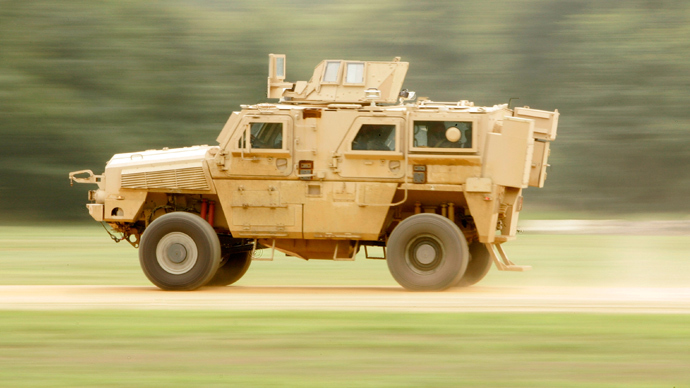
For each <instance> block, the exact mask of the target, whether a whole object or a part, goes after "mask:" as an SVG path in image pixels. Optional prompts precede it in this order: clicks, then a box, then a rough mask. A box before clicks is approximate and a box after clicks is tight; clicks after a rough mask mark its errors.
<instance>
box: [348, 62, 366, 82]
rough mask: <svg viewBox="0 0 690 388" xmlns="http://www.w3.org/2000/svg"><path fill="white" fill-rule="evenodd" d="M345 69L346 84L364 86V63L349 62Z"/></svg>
mask: <svg viewBox="0 0 690 388" xmlns="http://www.w3.org/2000/svg"><path fill="white" fill-rule="evenodd" d="M345 69H346V72H345V83H346V84H351V85H359V84H364V62H350V63H348V64H347V66H346V67H345Z"/></svg>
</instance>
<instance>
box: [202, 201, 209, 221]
mask: <svg viewBox="0 0 690 388" xmlns="http://www.w3.org/2000/svg"><path fill="white" fill-rule="evenodd" d="M207 213H208V200H207V199H206V198H204V199H202V200H201V218H203V219H206V215H207Z"/></svg>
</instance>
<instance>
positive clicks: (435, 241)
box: [386, 213, 469, 291]
mask: <svg viewBox="0 0 690 388" xmlns="http://www.w3.org/2000/svg"><path fill="white" fill-rule="evenodd" d="M468 258H469V252H468V248H467V241H466V240H465V236H464V235H463V234H462V232H461V231H460V228H458V226H457V225H455V224H454V223H453V222H451V221H450V220H449V219H448V218H446V217H442V216H440V215H438V214H433V213H423V214H417V215H414V216H411V217H409V218H406V219H405V220H403V221H402V222H401V223H400V224H399V225H398V226H397V227H396V228H395V229H394V230H393V233H391V235H390V238H389V239H388V258H387V259H386V262H387V263H388V269H389V270H390V272H391V275H393V278H394V279H395V280H396V281H397V282H398V283H399V284H400V285H401V286H403V287H405V288H406V289H408V290H415V291H439V290H445V289H446V288H448V287H451V286H453V285H455V284H457V282H458V281H459V280H460V278H461V277H462V275H463V274H464V273H465V269H466V268H467V262H468Z"/></svg>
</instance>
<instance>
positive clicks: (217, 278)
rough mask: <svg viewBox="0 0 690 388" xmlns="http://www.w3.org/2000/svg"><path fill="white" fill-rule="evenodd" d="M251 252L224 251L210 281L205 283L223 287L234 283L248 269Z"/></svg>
mask: <svg viewBox="0 0 690 388" xmlns="http://www.w3.org/2000/svg"><path fill="white" fill-rule="evenodd" d="M251 256H252V252H251V251H249V252H239V253H232V254H230V253H225V254H223V259H222V260H221V263H220V267H218V271H216V274H215V275H213V278H211V281H210V282H208V284H206V285H207V286H211V287H223V286H228V285H230V284H233V283H235V282H236V281H238V280H240V278H241V277H242V276H244V274H245V273H246V272H247V270H248V269H249V265H250V264H251V263H252V257H251Z"/></svg>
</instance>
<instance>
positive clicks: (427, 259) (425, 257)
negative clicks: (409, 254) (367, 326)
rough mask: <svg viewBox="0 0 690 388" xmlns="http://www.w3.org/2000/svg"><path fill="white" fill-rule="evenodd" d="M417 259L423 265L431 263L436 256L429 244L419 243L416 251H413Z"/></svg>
mask: <svg viewBox="0 0 690 388" xmlns="http://www.w3.org/2000/svg"><path fill="white" fill-rule="evenodd" d="M415 256H416V257H417V261H419V262H420V263H422V264H424V265H429V264H431V263H432V262H433V261H434V259H435V258H436V250H435V249H434V247H432V246H431V245H429V244H421V245H419V246H417V252H415Z"/></svg>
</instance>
